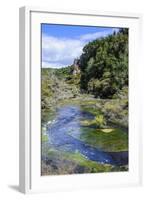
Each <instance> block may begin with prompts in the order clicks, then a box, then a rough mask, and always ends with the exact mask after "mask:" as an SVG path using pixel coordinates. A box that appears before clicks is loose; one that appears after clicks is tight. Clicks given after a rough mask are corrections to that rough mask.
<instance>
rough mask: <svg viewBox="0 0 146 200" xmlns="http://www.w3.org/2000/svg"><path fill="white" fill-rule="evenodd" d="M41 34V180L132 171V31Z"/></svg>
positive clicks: (65, 28) (50, 28) (66, 29)
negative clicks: (130, 62)
mask: <svg viewBox="0 0 146 200" xmlns="http://www.w3.org/2000/svg"><path fill="white" fill-rule="evenodd" d="M40 33H41V38H40V40H41V52H40V58H41V62H40V70H41V77H40V79H41V102H40V103H41V111H40V112H41V135H40V137H41V163H40V165H41V176H48V175H70V174H89V173H105V172H107V173H109V172H125V171H128V170H129V163H128V160H129V156H128V155H129V153H128V150H129V148H128V142H129V140H128V127H129V126H128V107H129V105H128V103H129V101H128V88H129V87H128V82H129V75H128V65H129V63H128V60H129V55H128V53H129V41H128V38H129V29H128V28H120V27H105V26H85V25H72V24H51V23H50V24H49V23H41V25H40Z"/></svg>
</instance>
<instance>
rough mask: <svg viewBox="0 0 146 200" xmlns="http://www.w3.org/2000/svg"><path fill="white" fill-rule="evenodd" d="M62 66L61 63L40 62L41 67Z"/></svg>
mask: <svg viewBox="0 0 146 200" xmlns="http://www.w3.org/2000/svg"><path fill="white" fill-rule="evenodd" d="M62 67H64V65H63V64H62V63H51V62H42V68H62Z"/></svg>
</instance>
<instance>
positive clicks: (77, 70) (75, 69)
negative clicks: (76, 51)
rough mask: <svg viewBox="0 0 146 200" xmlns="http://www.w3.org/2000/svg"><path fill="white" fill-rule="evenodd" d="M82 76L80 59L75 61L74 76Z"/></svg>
mask: <svg viewBox="0 0 146 200" xmlns="http://www.w3.org/2000/svg"><path fill="white" fill-rule="evenodd" d="M76 74H80V67H79V59H75V60H74V63H73V75H76Z"/></svg>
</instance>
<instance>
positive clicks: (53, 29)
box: [41, 24, 118, 68]
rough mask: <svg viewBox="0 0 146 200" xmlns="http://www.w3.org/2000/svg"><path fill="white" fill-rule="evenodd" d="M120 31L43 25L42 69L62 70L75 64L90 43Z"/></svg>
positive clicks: (91, 27) (89, 27)
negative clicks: (75, 60)
mask: <svg viewBox="0 0 146 200" xmlns="http://www.w3.org/2000/svg"><path fill="white" fill-rule="evenodd" d="M114 31H116V32H117V31H118V28H110V27H93V26H71V25H55V24H42V25H41V35H42V67H43V68H62V67H65V66H68V65H71V64H73V61H74V59H75V58H79V56H80V55H81V54H82V49H83V47H84V46H85V45H86V44H87V43H88V42H90V41H92V40H94V39H98V38H101V37H105V36H107V35H110V34H112V33H113V32H114Z"/></svg>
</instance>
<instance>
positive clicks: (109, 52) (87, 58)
mask: <svg viewBox="0 0 146 200" xmlns="http://www.w3.org/2000/svg"><path fill="white" fill-rule="evenodd" d="M80 68H81V82H80V84H81V89H83V90H84V92H88V93H91V94H94V95H95V97H99V98H112V97H113V95H114V94H118V93H119V92H120V91H121V90H122V89H123V87H127V86H128V32H127V29H121V30H120V31H119V32H118V33H114V34H113V35H109V36H107V37H105V38H101V39H97V40H94V41H92V42H90V43H89V44H87V45H86V46H85V47H84V48H83V54H82V55H81V57H80Z"/></svg>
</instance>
